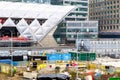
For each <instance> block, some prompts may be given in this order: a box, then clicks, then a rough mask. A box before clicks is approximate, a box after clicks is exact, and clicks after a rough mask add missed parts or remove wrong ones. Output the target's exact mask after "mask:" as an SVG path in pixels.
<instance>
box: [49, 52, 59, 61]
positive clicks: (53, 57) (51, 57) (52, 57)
mask: <svg viewBox="0 0 120 80" xmlns="http://www.w3.org/2000/svg"><path fill="white" fill-rule="evenodd" d="M47 60H61V55H60V54H58V53H53V54H47Z"/></svg>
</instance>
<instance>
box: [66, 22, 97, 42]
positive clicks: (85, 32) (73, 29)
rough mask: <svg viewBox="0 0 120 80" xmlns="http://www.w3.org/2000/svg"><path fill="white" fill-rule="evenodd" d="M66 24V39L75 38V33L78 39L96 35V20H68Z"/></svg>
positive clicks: (95, 36)
mask: <svg viewBox="0 0 120 80" xmlns="http://www.w3.org/2000/svg"><path fill="white" fill-rule="evenodd" d="M66 26H67V28H66V35H67V40H76V38H77V35H78V38H80V39H86V38H87V39H88V38H90V39H91V38H97V37H98V22H97V21H76V22H71V21H68V22H67V25H66Z"/></svg>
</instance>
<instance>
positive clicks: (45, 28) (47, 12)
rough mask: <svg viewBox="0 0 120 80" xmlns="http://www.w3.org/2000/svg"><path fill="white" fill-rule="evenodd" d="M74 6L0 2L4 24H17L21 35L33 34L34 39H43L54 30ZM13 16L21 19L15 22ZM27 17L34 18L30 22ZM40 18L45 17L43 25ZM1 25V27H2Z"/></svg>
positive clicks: (0, 15) (0, 14)
mask: <svg viewBox="0 0 120 80" xmlns="http://www.w3.org/2000/svg"><path fill="white" fill-rule="evenodd" d="M74 8H75V7H74V6H53V5H46V4H33V3H17V2H16V3H15V2H0V18H6V21H5V22H4V23H3V24H0V25H1V27H3V26H15V27H16V28H17V29H18V31H19V32H20V34H21V36H24V37H28V36H32V37H33V40H37V41H38V40H41V39H42V38H44V37H45V36H46V35H47V34H48V33H49V32H50V30H52V29H53V28H54V27H55V26H56V25H57V24H58V23H59V22H60V21H61V20H62V19H63V18H64V17H65V15H66V14H68V13H69V12H70V11H71V10H72V9H74ZM13 18H19V19H20V21H19V22H18V23H17V24H15V23H14V21H13V20H12V19H13ZM26 19H33V21H32V22H31V23H30V24H28V23H27V22H26ZM38 19H44V22H42V25H41V24H40V22H39V20H38ZM1 27H0V28H1Z"/></svg>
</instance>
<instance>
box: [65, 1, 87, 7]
mask: <svg viewBox="0 0 120 80" xmlns="http://www.w3.org/2000/svg"><path fill="white" fill-rule="evenodd" d="M64 5H81V6H88V3H87V2H72V1H65V2H64Z"/></svg>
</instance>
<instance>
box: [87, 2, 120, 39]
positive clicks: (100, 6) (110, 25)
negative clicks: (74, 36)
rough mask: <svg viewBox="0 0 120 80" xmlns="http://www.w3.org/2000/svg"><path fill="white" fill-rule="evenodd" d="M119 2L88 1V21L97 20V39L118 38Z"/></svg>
mask: <svg viewBox="0 0 120 80" xmlns="http://www.w3.org/2000/svg"><path fill="white" fill-rule="evenodd" d="M119 13H120V0H89V19H90V20H98V22H99V37H101V38H120V15H119Z"/></svg>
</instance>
